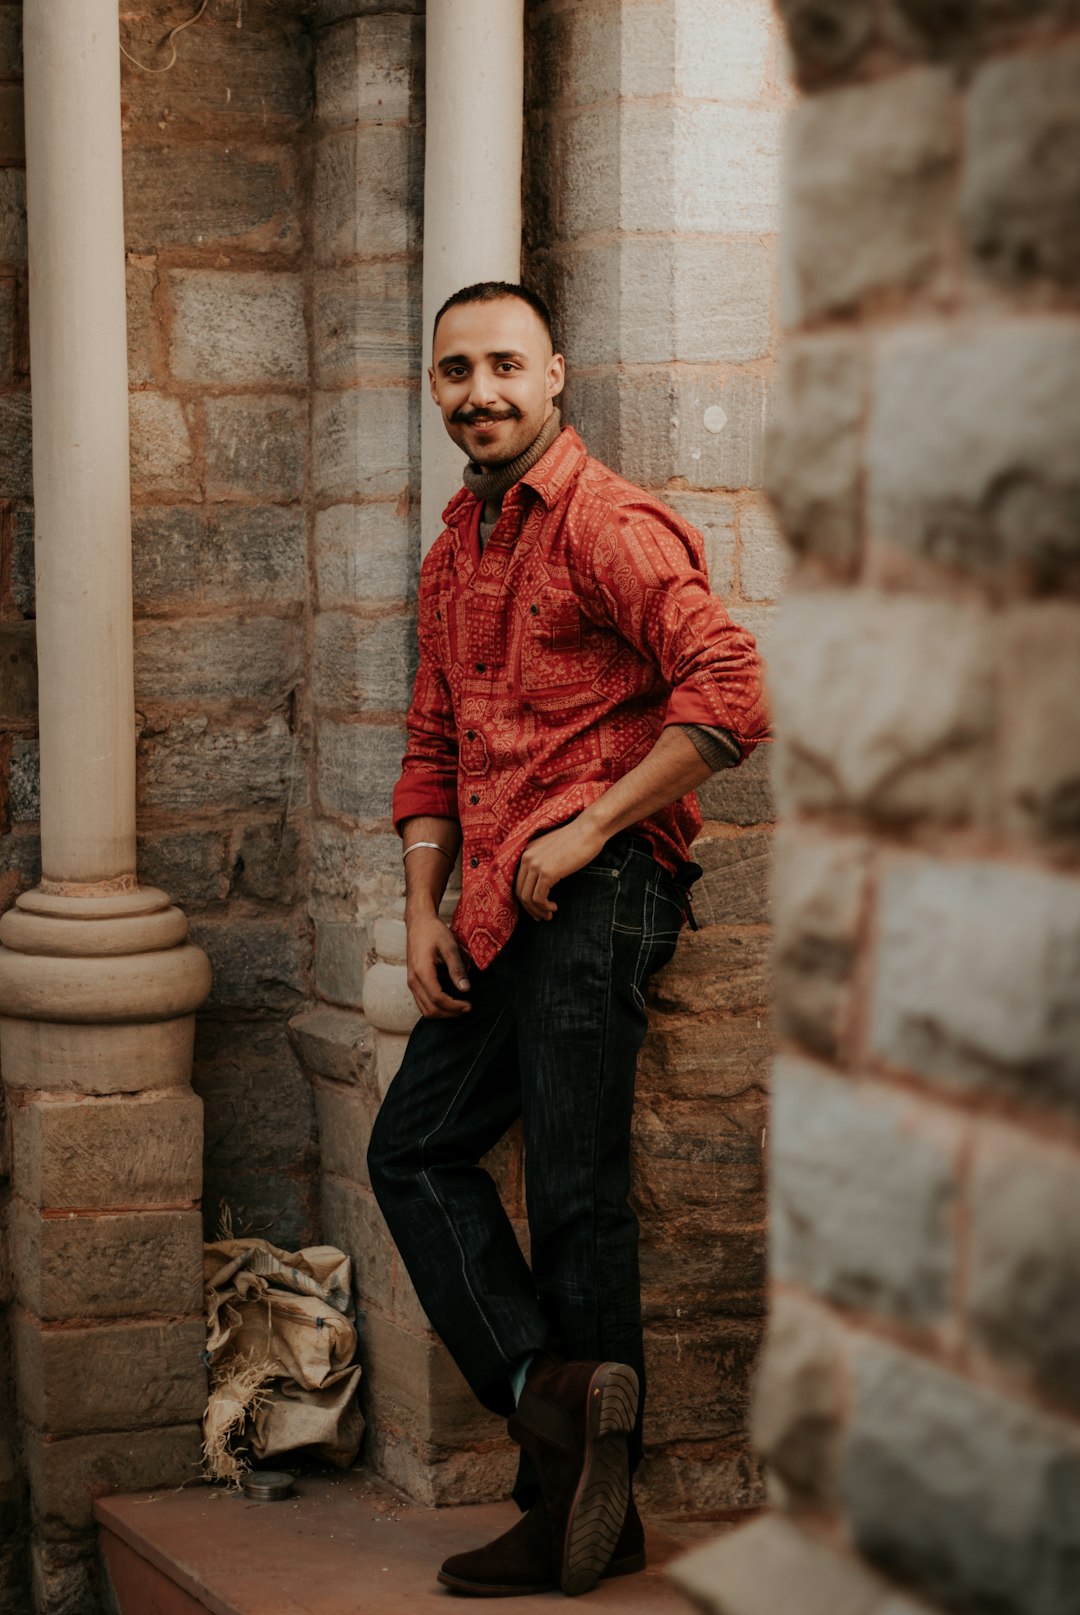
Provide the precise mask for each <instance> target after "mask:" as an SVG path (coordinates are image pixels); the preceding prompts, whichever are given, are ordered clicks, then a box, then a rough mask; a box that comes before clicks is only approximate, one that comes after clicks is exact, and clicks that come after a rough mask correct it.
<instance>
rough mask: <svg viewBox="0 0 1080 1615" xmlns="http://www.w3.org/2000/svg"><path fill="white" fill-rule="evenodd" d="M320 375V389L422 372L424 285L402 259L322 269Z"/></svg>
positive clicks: (317, 309) (317, 308) (317, 343)
mask: <svg viewBox="0 0 1080 1615" xmlns="http://www.w3.org/2000/svg"><path fill="white" fill-rule="evenodd" d="M314 319H315V332H314V352H315V374H316V378H317V381H318V384H319V386H320V387H340V386H346V387H347V386H352V385H354V384H355V383H357V382H366V381H371V380H373V379H384V380H386V381H389V382H391V383H392V382H394V381H398V380H400V379H401V378H402V377H403V376H417V375H419V373H420V351H421V343H420V283H419V270H418V267H417V266H416V265H415V264H411V263H406V262H403V261H402V260H400V259H390V260H385V259H383V260H380V261H379V262H377V263H359V264H347V265H345V266H343V267H341V268H337V269H321V270H319V271H317V273H316V277H315V305H314Z"/></svg>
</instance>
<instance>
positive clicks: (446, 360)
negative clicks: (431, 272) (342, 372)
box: [428, 297, 564, 466]
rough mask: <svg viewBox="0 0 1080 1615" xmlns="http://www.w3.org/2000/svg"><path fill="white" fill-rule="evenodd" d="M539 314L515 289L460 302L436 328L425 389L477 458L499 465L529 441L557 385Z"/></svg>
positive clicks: (557, 357) (555, 358)
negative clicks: (485, 299) (477, 300)
mask: <svg viewBox="0 0 1080 1615" xmlns="http://www.w3.org/2000/svg"><path fill="white" fill-rule="evenodd" d="M563 373H564V367H563V358H562V354H560V353H552V351H551V341H550V339H549V337H548V334H547V331H546V330H545V329H544V322H543V320H541V318H540V316H539V315H538V314H537V313H536V312H535V311H534V310H533V309H531V308H530V307H529V305H528V303H523V302H522V301H521V299H520V298H517V297H500V298H497V299H496V300H495V301H494V302H491V303H459V304H457V305H456V306H455V307H454V308H450V309H447V311H446V313H445V314H444V315H443V317H442V319H441V320H440V321H439V328H438V330H437V331H436V333H435V350H434V353H433V355H432V368H431V369H430V370H429V371H428V380H429V381H430V383H431V396H432V398H434V400H435V402H436V403H437V404H438V406H439V408H440V409H441V410H442V417H443V421H444V423H445V426H446V430H447V431H448V432H449V434H450V436H451V437H452V438H453V440H454V442H455V443H456V444H457V445H458V447H459V448H461V449H464V451H465V453H466V454H467V455H468V456H469V459H470V460H474V461H475V462H476V464H477V465H481V466H491V465H502V464H503V463H504V462H505V461H507V460H513V459H516V457H517V456H518V455H519V454H520V453H521V452H522V451H523V450H524V449H527V448H528V447H529V444H530V443H532V442H533V440H534V439H535V438H536V436H537V435H538V433H539V431H540V429H541V427H542V426H543V424H544V422H545V421H546V420H547V418H548V416H549V415H550V414H551V411H552V407H553V405H552V399H554V398H557V397H558V395H559V393H561V392H562V388H563Z"/></svg>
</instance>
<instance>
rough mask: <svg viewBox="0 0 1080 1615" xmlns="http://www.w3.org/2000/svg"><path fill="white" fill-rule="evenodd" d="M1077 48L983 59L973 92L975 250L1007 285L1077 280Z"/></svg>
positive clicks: (965, 200) (966, 187) (968, 226)
mask: <svg viewBox="0 0 1080 1615" xmlns="http://www.w3.org/2000/svg"><path fill="white" fill-rule="evenodd" d="M1078 75H1080V46H1077V44H1076V43H1075V42H1073V43H1067V42H1063V41H1057V42H1055V43H1053V44H1052V45H1050V46H1049V47H1048V48H1047V49H1045V50H1034V51H1025V52H1023V53H1022V54H1018V55H1013V56H1004V57H1001V58H999V59H997V60H992V61H989V62H986V63H984V64H983V65H982V66H981V67H980V69H979V71H978V72H977V73H976V74H975V77H974V79H973V81H972V85H971V91H970V94H969V95H968V98H967V109H966V129H965V152H966V161H965V165H964V175H963V189H962V193H961V213H962V218H963V223H964V233H965V236H966V239H967V245H968V251H969V253H970V255H971V258H972V260H973V261H974V263H975V265H976V266H977V267H978V268H979V269H981V270H982V271H983V272H984V273H985V274H987V275H990V276H992V277H993V278H994V279H995V280H997V281H1000V282H1002V283H1004V284H1005V285H1007V286H1019V287H1023V286H1028V285H1032V284H1033V283H1034V284H1037V283H1038V282H1040V281H1042V282H1050V283H1052V284H1056V285H1058V286H1068V287H1075V286H1076V285H1077V283H1078V282H1080V106H1078V103H1077V95H1076V85H1077V77H1078Z"/></svg>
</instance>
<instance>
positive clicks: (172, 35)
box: [120, 0, 210, 73]
mask: <svg viewBox="0 0 1080 1615" xmlns="http://www.w3.org/2000/svg"><path fill="white" fill-rule="evenodd" d="M209 4H210V0H202V3H201V5H200V6H199V9H198V11H197V12H196V13H195V15H194V16H193V17H189V18H188V20H187V22H179V23H177V25H176V27H175V28H170V29H169V32H168V33H167V34H166V35H165V38H164V39H163V40H162V44H163V45H168V47H169V49H170V51H171V52H172V55H171V56H170V57H169V60H168V61H167V62H166V63H165V66H164V67H147V65H146V63H145V62H140V61H138V60H137V58H136V57H134V56H132V54H131V52H130V51H127V50H125V49H124V47H123V45H121V46H120V54H121V56H126V57H127V59H128V61H129V62H130V63H131V64H132V66H133V67H137V68H139V69H140V70H141V71H142V72H143V73H167V72H168V71H169V69H170V68H172V67H175V66H176V44H175V40H176V36H177V34H182V33H183V32H184V29H185V28H190V27H191V25H192V23H196V22H198V20H199V18H200V17H201V16H202V14H203V12H204V11H205V10H206V8H207V6H208V5H209Z"/></svg>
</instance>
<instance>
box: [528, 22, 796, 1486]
mask: <svg viewBox="0 0 1080 1615" xmlns="http://www.w3.org/2000/svg"><path fill="white" fill-rule="evenodd" d="M527 16H528V33H529V45H528V55H527V72H528V78H527V118H528V122H527V158H526V187H525V203H526V230H527V240H526V258H525V265H526V270H527V272H528V274H529V275H530V276H531V277H532V278H534V279H535V280H536V282H537V283H538V284H539V285H540V287H541V289H543V290H544V291H545V292H546V293H547V295H548V296H549V298H550V301H551V303H552V306H553V309H554V311H555V316H556V324H557V327H558V329H557V333H556V335H557V340H558V342H559V344H560V346H561V347H562V348H563V349H564V351H565V353H566V356H567V364H568V374H569V383H568V387H567V395H566V414H567V417H568V419H569V420H570V421H571V422H572V423H573V424H574V425H575V426H576V427H577V428H578V430H579V431H580V432H581V434H582V436H583V437H584V439H585V442H586V444H587V446H588V447H589V449H590V451H591V452H592V453H593V454H595V455H597V456H598V457H599V458H601V459H603V460H604V461H606V462H607V464H609V465H611V466H613V467H614V468H615V469H616V470H618V471H620V472H621V473H622V474H623V475H624V476H627V477H629V478H630V479H631V480H633V481H635V482H637V483H639V484H641V485H643V486H645V487H647V488H650V489H652V490H654V491H655V492H656V493H658V494H659V495H660V497H661V498H662V499H664V500H665V501H666V502H667V503H668V504H670V505H671V506H673V507H674V508H675V509H676V510H678V511H679V512H680V513H681V514H682V515H683V516H684V517H686V518H687V519H688V520H689V521H691V522H693V523H694V525H695V526H696V527H698V528H699V529H700V530H701V531H702V532H703V533H704V535H705V541H706V551H707V556H708V563H709V572H710V577H711V581H712V585H713V589H714V591H715V592H716V593H717V594H718V595H719V596H720V597H721V598H722V599H723V600H724V601H725V602H726V603H727V604H728V605H729V606H730V610H731V614H732V616H733V617H734V618H735V619H736V620H737V621H739V622H741V623H744V624H745V625H746V626H747V627H748V628H750V629H751V630H752V631H753V632H754V633H756V634H757V635H758V636H759V639H760V641H761V643H762V645H763V647H764V649H765V650H766V651H767V650H768V646H769V641H770V637H771V620H772V615H773V606H772V604H771V602H773V601H774V600H775V599H776V597H777V596H778V594H779V593H780V591H781V587H782V580H783V570H784V560H783V553H782V545H781V542H780V538H779V533H778V530H777V527H776V524H775V521H774V519H773V517H772V514H771V511H770V508H769V505H768V502H767V499H766V496H765V494H764V493H763V491H762V461H763V434H764V429H765V424H766V419H767V415H768V411H769V404H770V398H771V391H772V385H773V371H774V356H775V351H776V346H777V339H778V307H777V278H778V277H777V265H778V236H777V231H778V229H779V211H780V172H779V166H780V165H779V153H780V140H781V131H782V127H783V123H784V120H785V117H786V115H787V110H788V108H789V105H790V103H791V100H792V92H791V88H790V85H789V83H788V81H787V76H786V63H785V61H784V58H783V39H782V31H781V29H780V27H779V25H778V24H777V22H776V20H775V18H774V16H773V12H772V8H771V6H770V5H769V3H768V0H731V3H725V4H723V5H717V4H712V3H709V0H647V3H646V0H599V3H598V0H587V3H586V0H539V3H535V4H530V5H529V6H528V9H527ZM768 750H769V748H768V747H760V748H759V749H758V751H757V752H756V753H755V754H754V756H753V757H752V758H751V760H750V761H749V763H747V764H745V765H744V766H743V767H741V768H739V769H738V770H737V771H735V772H733V773H721V774H718V775H716V776H715V777H714V779H713V780H712V781H711V782H710V784H709V785H708V786H707V787H706V788H705V790H703V791H702V793H701V800H702V807H703V811H704V813H705V816H706V824H705V827H704V830H703V832H702V835H701V838H700V839H699V841H698V842H697V843H696V845H695V848H694V854H693V856H694V857H695V858H697V860H698V861H699V862H700V863H701V864H702V865H703V867H704V869H705V876H704V879H703V881H702V882H701V884H700V885H699V886H698V887H697V888H696V892H695V907H696V909H697V915H698V919H699V921H700V923H701V927H702V929H701V930H700V931H699V932H697V933H696V934H694V933H692V932H690V931H685V932H684V933H683V936H682V938H681V940H680V943H679V950H678V953H677V955H676V958H675V961H674V962H673V964H672V965H671V966H670V967H669V968H668V969H667V970H666V971H664V972H663V973H662V975H661V976H659V977H658V978H657V979H656V982H655V984H654V987H653V991H652V995H651V998H652V1030H651V1031H650V1035H649V1038H648V1040H647V1042H646V1045H645V1048H644V1050H643V1053H642V1058H641V1062H640V1067H639V1079H638V1104H637V1113H636V1147H635V1199H636V1203H637V1208H638V1211H639V1214H640V1217H641V1223H642V1279H643V1299H644V1307H645V1314H646V1319H647V1355H648V1361H649V1367H650V1403H649V1412H648V1415H647V1419H646V1431H645V1435H646V1443H647V1453H646V1461H645V1464H644V1465H643V1468H642V1472H641V1481H640V1489H641V1493H642V1496H643V1498H644V1499H645V1501H646V1502H647V1504H648V1505H649V1506H650V1507H652V1508H654V1509H656V1510H659V1511H662V1512H670V1513H681V1514H683V1515H689V1514H698V1515H700V1516H702V1517H708V1516H714V1517H715V1516H716V1515H718V1514H723V1513H729V1512H737V1511H739V1510H740V1509H742V1508H744V1507H747V1506H753V1505H754V1504H756V1503H757V1502H758V1501H759V1500H760V1495H761V1493H760V1476H759V1471H758V1468H757V1465H756V1464H755V1462H754V1459H753V1457H752V1455H751V1452H750V1443H749V1437H748V1433H747V1422H748V1419H747V1408H748V1402H749V1391H750V1382H751V1375H752V1371H753V1365H754V1361H755V1356H756V1352H757V1348H758V1344H759V1339H760V1331H761V1327H762V1314H763V1312H764V1306H765V1298H764V1280H765V1275H764V1242H765V1231H764V1218H765V1205H764V1182H763V1164H762V1161H763V1141H764V1134H765V1125H766V1087H767V1071H768V1056H769V1048H770V1032H769V1008H768V1003H769V988H768V982H767V950H768V946H769V928H768V919H769V915H768V880H767V865H768V856H769V841H770V835H769V821H770V820H771V818H772V806H771V802H770V796H769V786H768V770H769V757H768Z"/></svg>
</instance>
